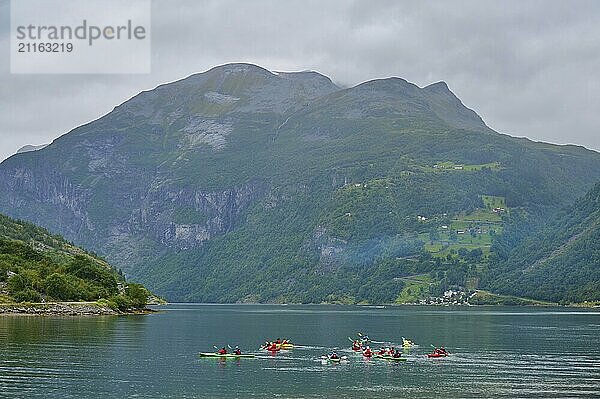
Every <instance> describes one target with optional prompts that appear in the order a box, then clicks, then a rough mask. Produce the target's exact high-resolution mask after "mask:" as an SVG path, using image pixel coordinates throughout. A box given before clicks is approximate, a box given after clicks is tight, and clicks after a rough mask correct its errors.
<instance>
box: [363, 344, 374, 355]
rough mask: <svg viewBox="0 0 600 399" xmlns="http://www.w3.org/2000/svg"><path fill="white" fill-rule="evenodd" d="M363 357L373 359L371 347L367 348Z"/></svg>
mask: <svg viewBox="0 0 600 399" xmlns="http://www.w3.org/2000/svg"><path fill="white" fill-rule="evenodd" d="M363 356H364V357H371V356H373V352H372V351H371V347H370V346H367V348H366V349H365V350H364V351H363Z"/></svg>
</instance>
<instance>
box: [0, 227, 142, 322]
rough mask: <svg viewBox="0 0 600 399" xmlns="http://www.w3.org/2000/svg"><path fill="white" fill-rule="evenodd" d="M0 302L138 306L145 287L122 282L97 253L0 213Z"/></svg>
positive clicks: (140, 305)
mask: <svg viewBox="0 0 600 399" xmlns="http://www.w3.org/2000/svg"><path fill="white" fill-rule="evenodd" d="M0 288H1V290H0V291H2V293H0V301H2V302H42V301H48V302H51V301H97V300H101V299H102V300H106V301H107V304H109V305H111V306H113V307H115V308H119V309H121V310H125V309H127V308H130V307H136V308H137V307H144V306H145V305H146V300H147V298H148V295H149V293H148V291H147V290H146V289H145V288H144V287H143V286H141V285H139V284H131V283H129V284H127V283H126V282H125V279H124V278H123V276H122V275H120V274H119V273H118V272H117V270H115V269H114V268H112V267H111V266H110V265H109V264H108V263H107V262H106V261H104V260H103V259H101V258H99V257H98V256H97V255H95V254H92V253H88V252H86V251H84V250H82V249H81V248H78V247H76V246H74V245H73V244H71V243H69V242H67V241H65V240H64V239H63V238H62V237H60V236H58V235H52V234H50V233H48V232H47V231H46V230H44V229H42V228H39V227H36V226H35V225H33V224H31V223H27V222H20V221H15V220H12V219H10V218H8V217H6V216H4V215H0Z"/></svg>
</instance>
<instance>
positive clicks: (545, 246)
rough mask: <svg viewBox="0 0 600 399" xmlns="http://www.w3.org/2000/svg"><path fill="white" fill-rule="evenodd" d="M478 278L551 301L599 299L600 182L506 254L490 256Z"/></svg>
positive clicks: (497, 288) (507, 290) (499, 288)
mask: <svg viewBox="0 0 600 399" xmlns="http://www.w3.org/2000/svg"><path fill="white" fill-rule="evenodd" d="M498 253H499V254H500V253H501V252H500V251H498ZM484 283H485V284H486V285H487V286H488V287H490V288H491V289H493V290H495V291H498V292H504V293H511V294H514V295H519V296H526V297H531V298H539V299H545V300H549V301H554V302H559V301H561V302H583V301H600V184H599V185H597V186H596V187H595V188H594V189H592V190H591V191H590V192H589V193H588V194H586V195H585V196H584V197H583V198H581V199H579V200H578V201H577V202H576V203H575V205H574V206H571V207H568V208H565V209H563V210H561V211H559V212H557V213H556V215H554V216H552V217H551V219H550V221H549V222H548V223H547V224H545V225H544V226H543V227H542V228H541V229H540V230H539V231H538V232H536V233H535V234H533V235H531V236H529V237H527V238H525V239H524V240H523V242H522V244H521V245H520V246H518V247H517V248H516V249H515V250H514V251H512V252H511V253H510V255H509V256H506V257H501V256H497V257H496V258H495V259H493V262H492V265H491V266H490V273H489V275H487V276H486V280H485V281H484Z"/></svg>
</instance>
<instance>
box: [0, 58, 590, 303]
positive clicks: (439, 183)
mask: <svg viewBox="0 0 600 399" xmlns="http://www.w3.org/2000/svg"><path fill="white" fill-rule="evenodd" d="M280 74H281V75H277V74H274V73H272V72H270V71H268V70H266V69H264V68H261V67H258V66H254V65H251V64H231V65H225V66H219V67H215V68H213V69H210V70H209V71H206V72H204V73H200V74H194V75H191V76H189V77H187V78H184V79H181V80H178V81H176V82H172V83H168V84H165V85H160V86H158V87H157V88H155V89H153V90H150V91H146V92H142V93H140V94H138V95H137V96H134V97H132V98H131V99H130V100H128V101H126V102H124V103H122V104H121V105H119V106H117V107H116V108H115V109H114V110H113V111H112V112H110V113H109V114H107V115H104V116H102V117H101V118H99V119H97V120H95V121H92V122H90V123H88V124H85V125H82V126H79V127H77V128H75V129H73V130H72V131H71V132H69V133H67V134H65V135H63V136H61V137H60V138H58V139H57V140H55V141H54V142H53V143H52V144H51V145H50V146H48V147H46V148H45V149H43V150H40V151H36V152H35V153H27V154H19V155H18V156H14V157H11V158H9V159H8V160H5V161H4V162H2V163H1V164H0V186H2V187H4V188H5V190H4V191H3V192H0V211H3V212H5V213H7V214H9V215H11V216H15V217H18V218H22V219H27V220H31V221H33V222H36V223H37V224H40V225H43V226H45V227H48V228H50V229H51V230H52V231H58V232H61V233H62V234H63V235H65V236H66V237H68V238H69V239H71V240H74V241H76V242H77V243H78V244H81V245H84V246H86V247H89V248H92V249H94V250H95V251H97V252H99V253H101V254H103V255H105V256H107V257H108V259H109V260H110V261H111V262H112V263H114V264H116V265H117V266H119V267H121V268H123V269H124V271H125V272H126V273H127V275H128V276H132V277H135V278H136V279H139V280H140V281H142V282H144V283H147V285H148V286H149V288H151V289H152V290H153V291H155V292H157V293H158V294H166V295H167V296H168V297H169V299H175V300H190V301H214V302H236V301H244V300H255V301H284V300H288V301H300V302H303V301H308V302H314V301H316V302H320V301H324V300H327V299H326V298H328V297H329V296H330V295H338V294H339V293H342V294H344V295H348V296H351V297H354V298H355V300H356V301H382V302H393V301H394V298H395V296H396V295H398V292H399V291H402V289H403V288H402V282H400V281H397V280H393V279H394V278H396V277H402V276H405V275H406V274H407V273H410V272H412V271H413V270H414V269H415V268H416V269H419V270H422V271H425V272H428V273H429V272H431V273H433V270H434V268H435V267H438V266H435V262H434V263H431V262H432V261H431V260H428V259H427V256H430V255H427V254H430V253H429V252H428V250H426V249H424V248H426V246H424V244H423V234H428V232H429V231H430V230H431V229H433V228H434V226H433V225H429V224H428V223H425V224H423V222H419V221H418V219H417V216H422V215H426V216H427V219H428V220H438V219H439V220H440V222H439V225H440V226H441V225H442V223H448V222H442V220H443V218H444V216H443V215H444V214H446V215H452V217H456V218H460V217H462V216H460V215H462V214H465V213H466V214H468V213H470V212H474V211H475V210H477V209H479V210H481V209H483V208H484V206H485V205H484V204H483V203H482V197H485V196H496V197H498V198H500V197H502V198H504V199H505V201H506V203H507V204H508V207H510V208H514V209H522V210H524V211H526V212H528V213H530V214H531V215H534V216H535V217H543V215H545V214H547V213H548V212H551V211H552V210H554V209H558V208H560V207H561V206H564V205H567V204H569V203H570V202H571V201H574V200H575V199H576V198H577V196H579V195H582V194H583V193H584V192H585V191H586V190H588V189H589V188H590V187H591V185H592V184H593V183H595V182H596V181H598V180H600V154H598V153H595V152H591V151H585V150H582V149H579V148H574V147H561V146H555V145H550V144H540V143H535V142H532V141H523V140H521V139H516V138H512V137H510V136H505V135H501V134H498V133H495V132H494V131H493V130H491V129H489V128H488V127H487V126H486V125H485V123H484V122H483V120H482V119H481V118H480V117H479V116H477V114H476V113H475V112H474V111H472V110H470V109H469V108H467V107H465V106H464V105H463V104H462V102H461V101H460V100H459V99H458V98H457V97H456V96H455V95H454V94H453V93H452V92H451V91H450V90H449V89H448V87H447V85H446V84H444V83H440V82H438V83H435V84H433V85H429V86H426V87H424V88H419V87H418V86H416V85H414V84H412V83H409V82H407V81H406V80H404V79H401V78H389V79H375V80H373V81H368V82H364V83H362V84H359V85H356V86H354V87H351V88H345V89H341V88H339V87H338V86H336V85H334V84H333V83H332V81H331V79H329V78H327V79H325V77H324V76H323V75H320V74H316V73H312V72H310V73H308V74H307V73H304V72H300V73H297V74H295V75H293V77H291V78H290V76H286V73H280ZM446 164H447V165H450V166H449V167H446V166H443V167H442V168H440V165H446ZM490 212H491V211H490ZM447 217H449V216H447ZM436 223H437V222H436ZM497 223H499V224H498V226H499V227H498V228H499V229H501V225H500V223H501V222H497ZM438 227H439V226H438ZM456 230H460V229H459V228H457V229H456ZM432 234H433V233H432ZM486 234H488V233H486ZM488 235H489V234H488ZM486 237H487V236H486ZM486 239H487V238H486ZM419 243H421V244H419ZM485 245H486V247H484V249H486V248H488V247H489V244H485ZM455 246H456V245H455ZM486 251H487V249H486ZM455 252H456V251H455ZM365 254H368V256H367V255H365ZM421 255H422V257H423V259H422V260H421V261H419V263H418V264H411V262H410V261H406V262H405V261H399V260H397V258H398V259H404V258H405V257H407V256H408V257H411V256H421ZM444 256H445V255H444ZM452 256H455V257H456V254H454V255H452ZM452 256H451V257H452ZM486 256H487V255H486ZM435 257H437V255H435V254H434V258H435ZM355 259H360V261H359V262H356V261H355ZM456 259H458V258H456ZM434 261H435V259H434ZM461 262H462V261H461ZM441 265H442V266H439V267H443V272H444V273H450V274H451V273H452V268H453V267H454V266H453V264H452V262H450V261H448V260H443V263H442V264H441ZM461 267H462V266H461ZM357 268H358V269H357ZM432 268H433V269H432ZM368 270H370V272H368ZM286 271H288V272H289V273H291V275H292V276H285V272H286ZM273 274H275V275H278V276H279V275H284V276H285V277H284V280H283V281H285V283H284V284H282V286H281V287H279V286H278V287H265V286H264V285H262V284H261V282H262V281H264V279H265V278H266V276H268V275H273ZM327 275H330V279H331V281H330V282H327V283H324V282H323V276H327ZM236 276H237V277H238V278H242V279H243V280H245V282H246V283H247V284H245V286H243V287H238V286H235V283H234V281H235V280H237V279H238V278H236ZM374 276H379V277H380V278H386V279H390V281H388V282H386V283H385V287H386V288H381V287H379V286H378V285H377V280H376V278H375V277H374ZM246 280H247V281H246ZM442 280H443V279H442ZM317 282H320V283H321V286H320V287H319V286H318V284H317ZM340 295H341V294H340Z"/></svg>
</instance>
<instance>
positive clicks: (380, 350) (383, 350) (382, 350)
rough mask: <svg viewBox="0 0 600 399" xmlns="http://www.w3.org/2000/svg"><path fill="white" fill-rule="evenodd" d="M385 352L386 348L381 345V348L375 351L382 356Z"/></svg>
mask: <svg viewBox="0 0 600 399" xmlns="http://www.w3.org/2000/svg"><path fill="white" fill-rule="evenodd" d="M385 353H386V350H385V348H384V347H383V346H382V347H381V349H379V352H377V354H378V355H379V356H384V355H385Z"/></svg>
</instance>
